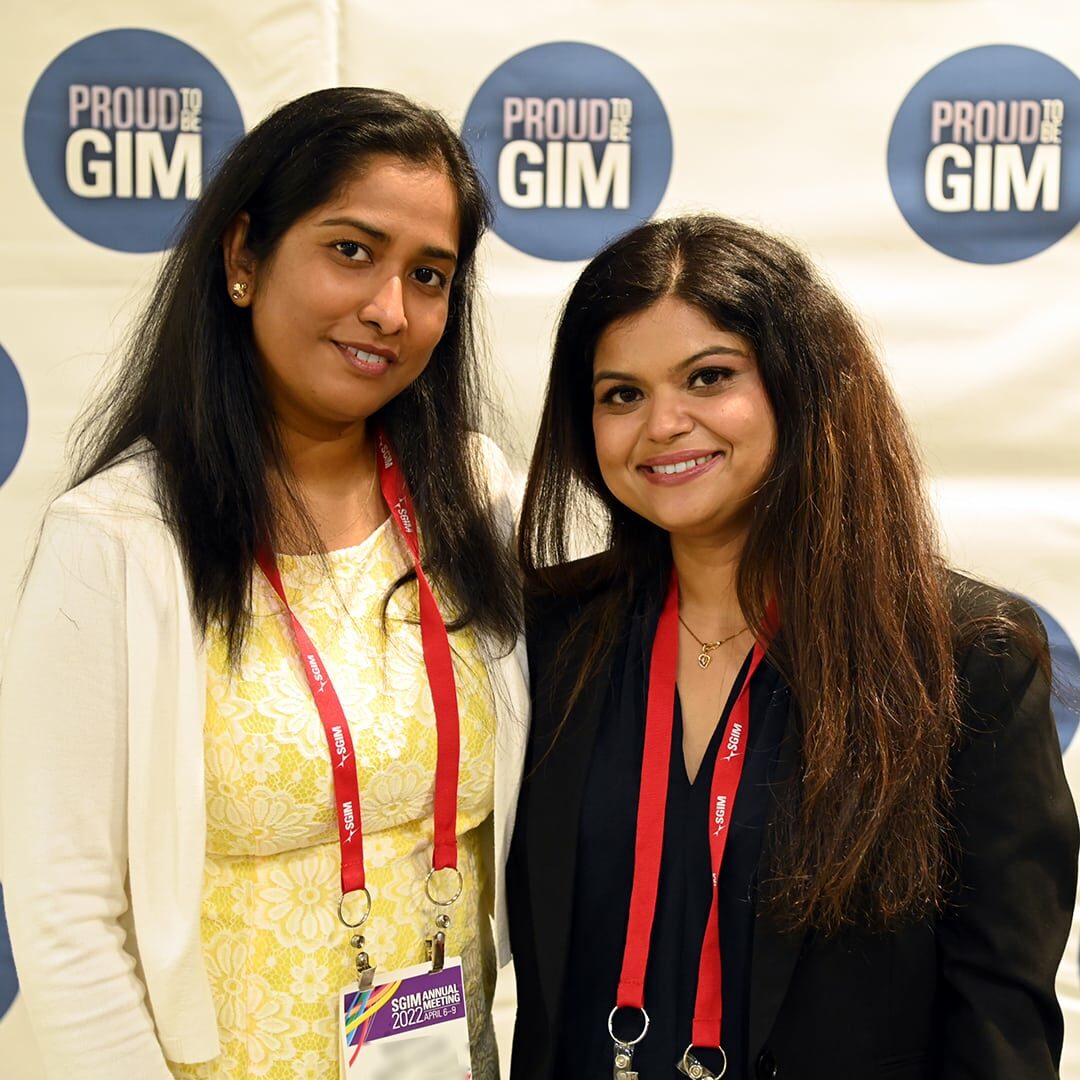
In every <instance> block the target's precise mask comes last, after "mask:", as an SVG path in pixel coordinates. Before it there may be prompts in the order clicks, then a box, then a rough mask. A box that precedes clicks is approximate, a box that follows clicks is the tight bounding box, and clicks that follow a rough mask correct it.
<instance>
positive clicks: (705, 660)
mask: <svg viewBox="0 0 1080 1080" xmlns="http://www.w3.org/2000/svg"><path fill="white" fill-rule="evenodd" d="M679 622H681V623H682V624H683V626H684V627H685V628H686V632H687V633H688V634H689V635H690V636H691V637H692V638H693V639H694V640H695V641H696V642H697V643H698V644H699V645H700V646H701V652H699V653H698V658H697V662H698V667H699V668H701V670H702V671H704V670H705V669H706V668H707V667H708V666H709V665H710V664H711V663H712V657H711V656H710V655H709V654H710V653H711V652H713V650H715V649H719V648H720V646H721V645H726V644H727V643H728V642H729V641H734V640H735V638H737V637H738V636H739V635H740V634H742V633H745V632H746V630H747V627H745V626H744V627H743V628H742V629H741V630H736V631H735V633H734V634H728V636H727V637H726V638H721V639H720V640H719V641H702V640H701V638H699V637H698V636H697V634H695V633H694V631H693V630H691V629H690V627H689V626H687V625H686V620H685V619H684V618H683V617H682V614H680V615H679Z"/></svg>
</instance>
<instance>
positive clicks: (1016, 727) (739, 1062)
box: [508, 216, 1078, 1080]
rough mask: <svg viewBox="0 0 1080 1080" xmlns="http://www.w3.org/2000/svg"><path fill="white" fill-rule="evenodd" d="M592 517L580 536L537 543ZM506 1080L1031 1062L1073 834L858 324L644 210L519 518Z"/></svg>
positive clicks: (964, 1069) (825, 296) (987, 599)
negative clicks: (590, 545) (520, 679)
mask: <svg viewBox="0 0 1080 1080" xmlns="http://www.w3.org/2000/svg"><path fill="white" fill-rule="evenodd" d="M582 505H584V506H586V507H592V508H597V507H598V508H599V512H600V514H601V516H602V518H603V520H605V521H606V523H607V526H608V529H607V533H606V536H605V540H606V544H605V548H604V550H603V551H602V552H601V553H600V554H598V555H596V556H593V557H591V558H589V559H585V560H577V561H572V560H570V559H569V558H568V552H569V548H570V544H571V540H572V539H573V537H572V536H571V528H570V523H572V522H573V521H574V520H575V509H576V508H577V507H579V506H582ZM521 557H522V562H523V564H524V567H525V575H526V584H527V586H528V588H529V594H528V598H527V601H526V636H527V639H528V650H529V670H530V675H531V678H532V686H533V690H532V697H533V713H532V728H531V731H530V735H529V749H528V753H527V757H526V771H525V776H526V780H525V784H524V787H523V790H522V794H521V800H520V805H519V813H518V818H517V822H516V824H515V828H514V842H513V850H512V852H511V858H510V863H509V867H508V876H509V892H510V929H511V938H512V941H513V948H514V968H515V973H516V976H517V980H518V1012H517V1016H518V1023H517V1027H516V1029H515V1033H514V1059H513V1063H512V1072H511V1075H512V1076H513V1078H514V1080H540V1078H545V1080H546V1078H554V1077H559V1078H562V1077H568V1076H573V1077H579V1076H582V1077H584V1076H588V1077H594V1076H601V1075H610V1074H609V1073H608V1070H610V1069H614V1075H615V1076H617V1077H618V1076H623V1075H626V1076H631V1075H638V1072H640V1075H642V1076H644V1077H649V1078H653V1077H666V1078H675V1077H678V1076H686V1075H689V1076H695V1077H700V1078H702V1080H710V1078H712V1080H715V1078H719V1077H720V1076H728V1077H737V1078H739V1080H750V1078H751V1077H756V1078H760V1080H768V1078H769V1077H776V1076H783V1077H786V1078H790V1080H835V1078H837V1077H845V1078H846V1077H853V1078H854V1077H858V1078H860V1080H861V1078H864V1077H866V1078H869V1077H885V1076H888V1077H890V1078H895V1080H946V1078H948V1080H951V1078H954V1077H961V1076H963V1077H979V1078H980V1080H984V1078H985V1080H989V1078H991V1077H993V1078H1002V1080H1004V1078H1006V1077H1012V1076H1023V1077H1025V1080H1036V1078H1038V1080H1052V1078H1054V1077H1056V1076H1057V1063H1058V1058H1059V1056H1060V1052H1061V1040H1062V1019H1061V1011H1060V1009H1059V1007H1058V1003H1057V1000H1056V998H1055V996H1054V976H1055V972H1056V969H1057V965H1058V961H1059V960H1060V957H1061V953H1062V950H1063V948H1064V945H1065V940H1066V936H1067V934H1068V930H1069V925H1070V922H1071V917H1072V908H1073V899H1074V889H1075V884H1076V879H1075V870H1076V855H1077V847H1078V833H1077V822H1076V814H1075V811H1074V809H1073V806H1072V800H1071V798H1070V796H1069V791H1068V788H1067V786H1066V784H1065V778H1064V775H1063V772H1062V767H1061V757H1060V752H1059V749H1058V742H1057V736H1056V732H1055V730H1054V725H1053V721H1052V717H1051V713H1050V708H1049V696H1048V689H1049V681H1048V660H1047V651H1046V641H1045V637H1044V636H1043V633H1042V628H1041V626H1040V624H1039V622H1038V619H1037V617H1036V616H1035V614H1034V613H1033V612H1032V611H1031V609H1030V608H1029V607H1028V606H1027V605H1026V604H1023V603H1022V602H1019V601H1016V600H1015V599H1012V598H1009V597H1006V596H1005V595H1003V594H1001V593H999V592H998V591H997V590H994V589H991V588H990V587H989V586H985V585H982V584H979V583H977V582H974V581H971V580H970V579H967V578H963V577H961V576H960V575H959V574H956V573H954V572H951V571H949V570H948V569H947V567H946V566H945V564H944V562H943V560H942V557H941V554H940V552H939V550H938V547H937V539H936V533H935V529H934V526H933V522H932V519H931V515H930V513H929V510H928V507H927V504H926V500H925V498H924V496H923V492H922V487H921V477H920V472H919V467H918V456H917V453H916V450H915V447H914V445H913V443H912V440H911V438H910V436H909V434H908V431H907V429H906V426H905V424H904V420H903V417H902V415H901V413H900V410H899V408H898V406H897V404H896V401H895V399H894V397H893V394H892V391H891V389H890V387H889V384H888V381H887V379H886V377H885V374H884V371H883V370H882V367H881V364H880V362H879V361H878V359H877V357H876V356H875V354H874V351H873V349H872V347H871V345H870V343H869V341H868V339H867V337H866V335H865V334H864V333H863V332H862V330H861V328H860V327H859V324H858V322H857V320H856V319H855V317H854V316H853V315H852V314H851V313H850V312H849V311H848V309H847V308H846V307H845V305H844V304H843V303H842V302H841V301H840V299H839V298H838V297H837V296H836V294H835V293H834V292H833V291H832V289H830V288H829V286H828V285H827V284H826V283H825V282H823V281H822V280H821V278H820V277H819V276H818V274H817V273H816V271H815V270H814V268H813V267H812V266H811V265H810V263H809V262H808V261H807V259H806V258H805V257H804V256H803V255H802V254H801V253H800V252H799V251H797V250H796V249H795V248H793V247H792V246H791V245H789V244H787V243H785V242H783V241H781V240H779V239H777V238H775V237H772V236H769V235H767V234H765V233H763V232H760V231H759V230H756V229H753V228H750V227H748V226H744V225H740V224H739V223H737V222H734V221H729V220H726V219H724V218H721V217H716V216H700V217H686V218H675V219H672V220H670V221H661V222H654V223H650V224H647V225H643V226H641V227H640V228H638V229H635V230H634V231H633V232H631V233H628V234H627V235H626V236H624V237H622V238H620V239H618V240H616V241H614V242H613V243H612V244H610V245H609V246H608V247H607V248H605V249H604V250H603V251H601V252H600V253H599V254H598V255H597V256H596V257H595V258H594V259H593V260H592V262H590V263H589V265H588V266H587V267H586V268H585V270H584V271H583V272H582V274H581V277H580V278H579V279H578V281H577V283H576V284H575V286H574V288H573V290H572V291H571V293H570V296H569V298H568V300H567V302H566V306H565V308H564V311H563V315H562V319H561V322H560V324H559V329H558V333H557V336H556V341H555V351H554V356H553V358H552V365H551V374H550V379H549V382H548V390H547V397H546V400H545V404H544V411H543V414H542V416H541V421H540V431H539V436H538V439H537V445H536V448H535V450H534V453H533V460H532V465H531V468H530V471H529V482H528V486H527V489H526V494H525V503H524V507H523V511H522V527H521Z"/></svg>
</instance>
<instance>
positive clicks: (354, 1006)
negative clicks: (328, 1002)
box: [345, 979, 401, 1065]
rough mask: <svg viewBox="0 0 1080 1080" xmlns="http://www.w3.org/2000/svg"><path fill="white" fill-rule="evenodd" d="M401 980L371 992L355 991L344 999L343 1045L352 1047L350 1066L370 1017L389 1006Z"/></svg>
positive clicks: (357, 1051) (361, 1042)
mask: <svg viewBox="0 0 1080 1080" xmlns="http://www.w3.org/2000/svg"><path fill="white" fill-rule="evenodd" d="M400 986H401V980H400V979H395V980H393V981H392V982H388V983H386V984H385V985H384V986H377V987H375V988H374V989H373V990H357V992H356V993H355V994H353V995H352V996H351V997H349V998H347V999H346V1004H345V1044H346V1045H347V1046H351V1047H354V1049H353V1054H352V1057H351V1058H350V1059H349V1064H350V1065H351V1064H352V1063H353V1062H354V1061H356V1057H357V1055H358V1054H359V1053H360V1050H361V1049H362V1047H363V1045H364V1040H365V1039H366V1038H367V1033H368V1028H370V1027H371V1019H372V1017H373V1016H374V1015H375V1014H376V1013H377V1012H378V1011H379V1010H380V1009H382V1008H384V1007H385V1006H386V1005H389V1004H390V1001H391V999H392V998H393V996H394V994H396V993H397V991H398V987H400Z"/></svg>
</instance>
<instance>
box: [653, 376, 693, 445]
mask: <svg viewBox="0 0 1080 1080" xmlns="http://www.w3.org/2000/svg"><path fill="white" fill-rule="evenodd" d="M687 404H688V402H687V401H686V400H685V399H684V397H683V396H682V394H680V393H678V391H676V390H673V389H671V390H669V389H668V388H666V387H662V388H660V389H659V390H657V391H656V393H654V394H653V396H652V399H651V400H650V401H649V402H648V405H647V406H646V407H647V409H648V414H647V416H646V418H645V434H646V435H647V436H648V437H649V438H650V439H651V440H652V441H653V442H655V443H666V442H670V441H671V440H672V439H674V438H677V437H678V436H679V435H686V434H687V433H688V432H690V431H691V430H692V429H693V427H694V419H693V417H692V416H691V415H690V412H689V410H688V409H687Z"/></svg>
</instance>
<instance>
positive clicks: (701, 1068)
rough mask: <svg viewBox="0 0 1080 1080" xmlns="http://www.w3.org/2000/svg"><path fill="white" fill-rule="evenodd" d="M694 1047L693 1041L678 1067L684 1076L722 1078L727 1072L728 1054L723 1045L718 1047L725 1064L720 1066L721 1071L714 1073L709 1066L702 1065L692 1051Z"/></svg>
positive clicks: (693, 1079)
mask: <svg viewBox="0 0 1080 1080" xmlns="http://www.w3.org/2000/svg"><path fill="white" fill-rule="evenodd" d="M693 1049H694V1044H693V1043H691V1044H690V1045H689V1046H688V1047H687V1048H686V1049H685V1050H684V1051H683V1056H682V1059H681V1060H680V1061H679V1064H678V1069H679V1072H681V1073H682V1074H683V1076H689V1077H690V1078H691V1080H720V1077H721V1076H723V1075H724V1073H726V1072H727V1054H725V1053H724V1048H723V1047H722V1046H718V1047H716V1049H717V1050H719V1051H720V1054H721V1056H722V1057H723V1059H724V1062H723V1064H722V1065H721V1066H720V1071H719V1072H718V1073H714V1072H713V1071H712V1070H711V1069H709V1067H708V1066H706V1065H702V1064H701V1062H700V1061H698V1059H697V1058H696V1057H694V1055H693V1054H692V1053H691V1051H692V1050H693Z"/></svg>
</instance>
